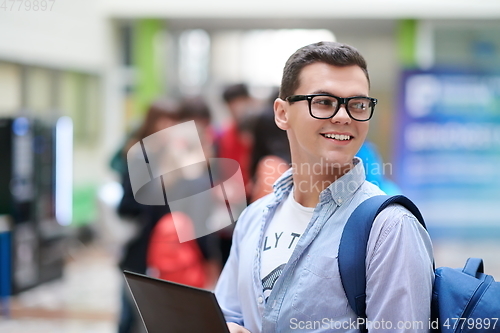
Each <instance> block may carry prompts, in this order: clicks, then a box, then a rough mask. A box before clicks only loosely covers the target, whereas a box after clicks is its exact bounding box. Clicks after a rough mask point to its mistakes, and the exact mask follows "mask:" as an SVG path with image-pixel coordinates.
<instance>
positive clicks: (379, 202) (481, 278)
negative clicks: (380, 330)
mask: <svg viewBox="0 0 500 333" xmlns="http://www.w3.org/2000/svg"><path fill="white" fill-rule="evenodd" d="M393 203H396V204H400V205H402V206H404V207H405V208H406V209H408V210H409V211H410V212H411V213H412V214H413V215H415V217H416V218H417V219H418V221H419V222H420V223H421V224H422V226H423V227H424V228H426V226H425V223H424V219H423V217H422V214H420V211H419V210H418V208H417V206H415V204H414V203H413V202H412V201H411V200H410V199H408V198H406V197H405V196H402V195H396V196H392V197H391V196H387V195H380V196H375V197H371V198H369V199H367V200H366V201H364V202H362V203H361V204H360V205H359V206H358V207H357V208H356V209H355V210H354V212H353V213H352V214H351V216H350V217H349V220H348V221H347V223H346V225H345V228H344V231H343V233H342V238H341V240H340V247H339V255H338V265H339V270H340V278H341V280H342V285H343V287H344V290H345V293H346V296H347V299H348V301H349V305H350V306H351V308H352V309H353V310H354V312H355V313H356V314H357V316H358V317H359V318H363V319H366V312H365V311H366V267H365V257H366V247H367V242H368V237H369V235H370V230H371V227H372V224H373V221H374V219H375V217H376V216H377V215H378V214H379V213H380V212H381V211H382V210H383V209H384V208H386V207H387V206H388V205H390V204H393ZM431 317H432V318H431V322H430V323H429V329H430V330H431V331H435V332H446V333H447V332H476V333H479V332H489V333H493V332H500V322H499V321H500V319H499V318H500V282H495V280H494V279H493V277H492V276H491V275H486V274H484V269H483V260H482V259H479V258H469V259H468V260H467V262H466V264H465V267H464V268H463V269H459V268H457V269H453V268H448V267H441V268H438V269H436V270H435V280H434V286H433V295H432V304H431ZM360 322H363V321H360ZM361 331H362V332H366V331H367V330H366V327H361Z"/></svg>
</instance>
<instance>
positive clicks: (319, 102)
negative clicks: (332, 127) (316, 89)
mask: <svg viewBox="0 0 500 333" xmlns="http://www.w3.org/2000/svg"><path fill="white" fill-rule="evenodd" d="M285 100H286V101H288V102H289V103H294V102H298V101H304V100H307V102H308V103H309V114H310V115H311V117H313V118H316V119H330V118H333V117H334V116H335V115H336V114H337V112H339V110H340V106H341V105H345V109H346V111H347V114H348V115H349V117H351V118H352V119H354V120H356V121H368V120H370V119H371V117H372V116H373V111H374V110H375V105H376V104H377V99H376V98H372V97H365V96H354V97H346V98H343V97H337V96H333V95H330V94H311V95H292V96H288V97H287V98H285Z"/></svg>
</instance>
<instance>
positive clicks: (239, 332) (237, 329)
mask: <svg viewBox="0 0 500 333" xmlns="http://www.w3.org/2000/svg"><path fill="white" fill-rule="evenodd" d="M227 328H229V332H231V333H251V332H250V331H249V330H247V329H246V328H244V327H243V326H240V325H238V324H235V323H227Z"/></svg>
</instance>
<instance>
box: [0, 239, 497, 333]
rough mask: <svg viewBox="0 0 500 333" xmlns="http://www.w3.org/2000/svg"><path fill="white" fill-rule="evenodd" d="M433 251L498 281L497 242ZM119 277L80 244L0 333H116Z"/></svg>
mask: <svg viewBox="0 0 500 333" xmlns="http://www.w3.org/2000/svg"><path fill="white" fill-rule="evenodd" d="M434 250H435V258H436V266H437V267H439V266H451V267H461V266H463V264H464V263H465V260H466V259H467V258H468V257H471V256H476V257H482V258H483V259H484V260H485V269H486V272H487V273H489V274H492V275H494V277H495V279H496V280H497V281H498V280H500V242H494V241H474V242H457V241H440V242H435V243H434ZM121 279H122V277H121V275H120V273H119V271H118V269H117V268H116V264H115V260H114V259H113V257H112V256H111V255H110V254H109V253H107V252H106V251H105V250H104V249H103V248H102V247H100V246H97V245H92V246H83V245H80V246H79V247H78V248H77V249H76V250H74V251H72V255H71V256H69V260H68V263H67V265H66V268H65V274H64V278H63V279H60V280H57V281H53V282H50V283H47V284H44V285H42V286H39V287H37V288H34V289H32V290H29V291H26V292H24V293H22V294H20V295H18V296H16V297H14V298H13V299H12V300H11V318H9V319H6V318H0V332H2V333H115V332H116V323H115V320H116V315H117V313H118V308H119V297H118V295H119V290H120V287H121V284H122V280H121Z"/></svg>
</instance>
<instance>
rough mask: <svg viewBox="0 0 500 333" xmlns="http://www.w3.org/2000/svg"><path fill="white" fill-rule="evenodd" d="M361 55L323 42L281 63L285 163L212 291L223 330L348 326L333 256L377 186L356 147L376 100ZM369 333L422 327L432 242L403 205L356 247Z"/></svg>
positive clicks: (236, 239) (349, 313)
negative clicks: (362, 248)
mask: <svg viewBox="0 0 500 333" xmlns="http://www.w3.org/2000/svg"><path fill="white" fill-rule="evenodd" d="M368 96H369V77H368V71H367V68H366V63H365V60H364V59H363V57H362V56H361V55H360V54H359V53H358V51H357V50H355V49H354V48H352V47H350V46H347V45H343V44H339V43H333V42H320V43H316V44H311V45H308V46H305V47H303V48H301V49H299V50H298V51H296V52H295V53H294V54H293V55H292V56H291V57H290V59H288V61H287V63H286V65H285V68H284V72H283V79H282V84H281V90H280V96H279V98H278V99H276V101H275V103H274V111H275V120H276V124H277V125H278V127H279V128H281V129H283V130H286V132H287V135H288V140H289V142H290V150H291V156H292V168H291V169H289V170H288V171H287V172H285V174H283V176H282V177H281V178H280V179H278V181H276V183H275V185H274V192H273V193H271V194H269V195H267V196H265V197H263V198H262V199H260V200H258V201H256V202H255V203H253V204H252V205H250V206H249V207H248V208H247V209H246V210H245V211H244V212H243V213H242V214H241V216H240V218H239V220H238V223H237V225H236V228H235V232H234V236H233V246H232V249H231V254H230V257H229V260H228V262H227V264H226V266H225V267H224V270H223V272H222V274H221V276H220V279H219V281H218V284H217V287H216V290H215V293H216V295H217V299H218V301H219V303H220V305H221V308H222V310H223V312H224V315H225V318H226V321H227V322H228V326H229V328H230V331H231V332H233V333H234V332H248V331H250V332H252V333H258V332H266V333H267V332H293V331H302V332H307V331H309V332H312V331H314V332H330V331H332V330H336V331H344V332H358V331H359V330H358V326H357V325H356V315H355V313H354V312H353V310H352V309H351V308H350V307H349V304H348V301H347V298H346V295H345V292H344V290H343V287H342V284H341V281H340V276H339V269H338V263H337V255H338V247H339V242H340V237H341V234H342V230H343V228H344V225H345V223H346V222H347V219H348V218H349V216H350V214H351V213H352V211H353V210H354V209H355V208H356V207H357V206H358V205H359V204H360V203H361V202H363V201H364V200H366V199H367V198H369V197H371V196H374V195H379V194H383V192H382V191H381V190H380V189H379V188H378V187H376V186H375V185H373V184H371V183H369V182H367V181H366V180H365V172H364V169H363V163H361V160H360V159H359V158H357V157H355V154H356V153H357V151H358V150H359V148H360V147H361V145H362V143H363V141H364V140H365V138H366V135H367V132H368V126H369V120H370V118H371V116H372V114H373V111H374V107H375V104H376V100H375V99H374V98H370V97H368ZM366 274H367V288H366V290H367V299H366V300H367V308H366V314H367V320H368V321H370V322H371V323H372V325H371V326H368V328H369V331H370V332H373V331H379V332H382V331H386V332H387V331H390V332H424V331H427V330H428V321H429V317H430V300H431V293H432V283H433V276H434V275H433V271H432V248H431V242H430V239H429V236H428V234H427V232H426V231H425V230H424V229H423V228H422V227H421V226H420V224H419V223H418V221H417V220H416V218H415V217H414V216H413V215H412V214H411V213H410V212H409V211H407V210H406V209H404V208H402V207H401V206H398V205H392V206H389V207H388V208H386V209H385V210H384V211H382V212H381V213H380V214H379V215H378V217H377V218H376V220H375V222H374V225H373V228H372V231H371V234H370V239H369V241H368V248H367V254H366Z"/></svg>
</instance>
